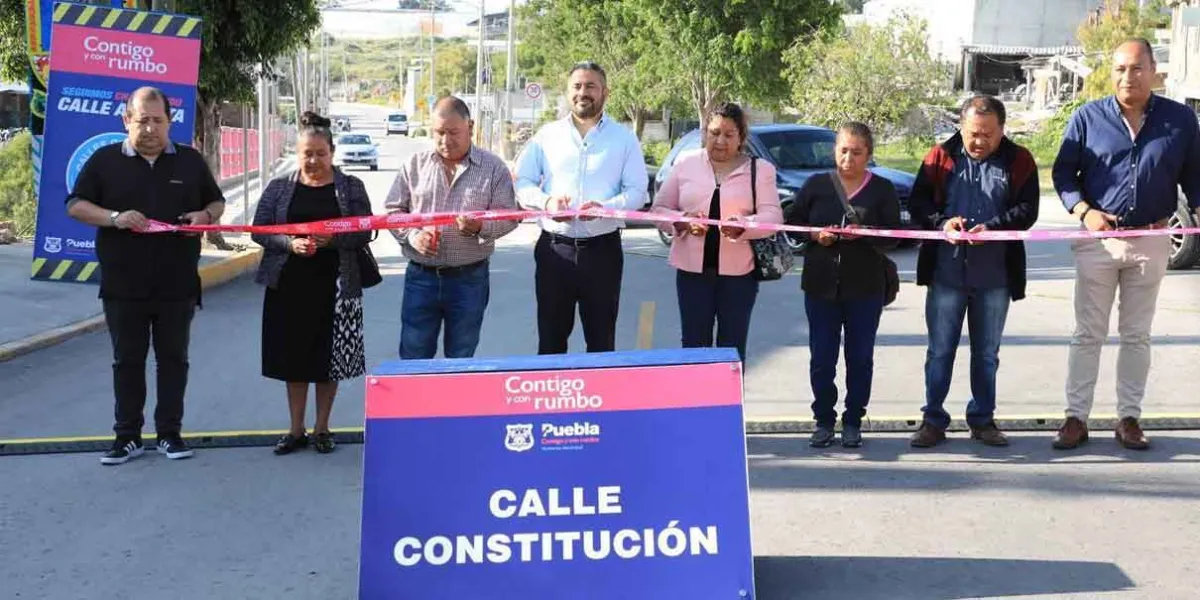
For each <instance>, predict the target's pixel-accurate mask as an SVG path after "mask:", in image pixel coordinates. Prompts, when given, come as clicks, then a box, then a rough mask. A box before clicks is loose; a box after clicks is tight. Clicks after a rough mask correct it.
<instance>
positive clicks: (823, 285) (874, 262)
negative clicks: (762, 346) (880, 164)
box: [784, 173, 900, 300]
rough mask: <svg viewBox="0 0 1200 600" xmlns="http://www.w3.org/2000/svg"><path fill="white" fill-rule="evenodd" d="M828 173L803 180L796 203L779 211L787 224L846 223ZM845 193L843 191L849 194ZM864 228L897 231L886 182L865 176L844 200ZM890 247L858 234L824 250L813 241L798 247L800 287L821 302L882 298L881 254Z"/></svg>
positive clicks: (895, 205)
mask: <svg viewBox="0 0 1200 600" xmlns="http://www.w3.org/2000/svg"><path fill="white" fill-rule="evenodd" d="M833 177H836V175H834V174H833V173H822V174H819V175H813V176H812V177H809V178H808V181H805V182H804V187H802V188H800V191H799V192H798V193H797V194H796V200H795V201H794V202H792V204H791V205H789V206H788V208H787V210H785V211H784V219H785V222H786V223H787V224H788V225H811V226H815V227H840V226H843V225H848V224H850V222H849V221H846V220H844V219H843V217H844V215H845V212H846V211H845V209H844V207H843V206H842V202H841V200H839V199H838V196H837V190H836V189H834V187H833V185H834V184H833ZM849 192H850V190H847V193H849ZM850 205H851V206H853V207H854V212H856V213H857V214H858V220H859V223H860V224H862V225H863V226H865V227H873V228H881V229H898V228H899V227H900V199H899V197H898V196H897V194H896V187H895V186H893V185H892V182H890V181H888V180H887V179H886V178H883V177H880V176H878V175H873V176H871V179H870V181H868V182H867V185H866V187H865V188H863V190H862V191H860V192H859V193H858V194H857V195H855V196H854V197H853V198H851V199H850ZM895 245H896V240H895V239H893V238H885V237H874V236H863V237H859V238H857V239H854V240H839V241H837V242H834V243H833V245H832V246H829V247H826V246H822V245H820V244H818V243H817V242H816V241H813V242H811V243H809V244H808V245H807V246H806V247H805V249H804V272H803V273H802V274H801V276H800V286H801V288H802V289H803V290H804V292H805V293H806V294H812V295H814V296H817V297H820V298H823V299H826V300H857V299H862V298H869V297H871V296H878V297H880V298H882V297H883V294H884V262H883V260H884V257H883V254H882V251H883V250H884V249H886V248H889V247H893V246H895Z"/></svg>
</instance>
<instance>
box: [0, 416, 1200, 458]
mask: <svg viewBox="0 0 1200 600" xmlns="http://www.w3.org/2000/svg"><path fill="white" fill-rule="evenodd" d="M1139 422H1140V423H1141V425H1142V428H1143V429H1145V430H1147V431H1187V430H1194V429H1200V414H1179V415H1149V416H1144V417H1142V418H1141V419H1139ZM1061 423H1062V417H1061V416H1029V417H1010V418H1007V419H997V420H996V424H997V425H998V426H999V427H1000V428H1001V429H1003V430H1005V431H1009V432H1015V431H1046V432H1050V431H1055V430H1057V429H1058V426H1059V425H1060V424H1061ZM1116 423H1117V418H1116V417H1114V416H1106V417H1095V418H1092V419H1089V420H1088V426H1089V428H1090V429H1091V430H1092V431H1105V430H1111V429H1112V428H1114V427H1116ZM919 426H920V421H919V420H915V419H903V418H899V417H883V418H877V419H865V420H864V421H863V431H866V432H875V433H902V432H907V431H915V430H916V429H917V427H919ZM812 430H813V423H812V420H811V419H799V418H788V417H782V418H772V419H762V418H752V419H746V435H748V436H767V435H786V434H803V433H809V432H811V431H812ZM950 431H966V426H965V425H962V424H955V425H952V426H951V427H950ZM285 433H287V430H284V429H279V430H257V431H238V430H235V431H208V432H197V433H185V434H183V438H184V439H185V440H187V442H188V445H190V446H192V447H194V448H197V449H205V448H251V447H262V448H266V447H271V446H274V445H275V442H277V441H278V440H279V437H280V436H282V435H283V434H285ZM333 433H334V434H335V436H336V440H337V442H338V443H339V444H362V443H363V428H362V427H345V428H341V429H334V430H333ZM152 439H154V434H153V433H147V434H144V437H143V440H152ZM111 444H112V436H108V435H103V436H78V437H43V438H25V439H11V440H0V456H28V455H37V454H77V453H88V452H104V451H105V450H107V449H108V448H109V446H110V445H111Z"/></svg>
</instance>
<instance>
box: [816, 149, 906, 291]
mask: <svg viewBox="0 0 1200 600" xmlns="http://www.w3.org/2000/svg"><path fill="white" fill-rule="evenodd" d="M829 179H831V180H832V181H833V189H834V191H836V192H837V197H838V200H841V201H842V209H843V210H844V212H845V214H846V219H847V220H849V221H850V222H851V223H854V224H855V225H862V222H860V221H859V219H858V211H856V210H854V207H852V206H850V200H849V199H848V198H846V190H845V188H843V187H842V181H841V180H840V179H838V176H837V174H836V173H830V174H829ZM871 248H872V249H874V250H875V252H877V253H878V254H879V258H882V259H883V305H884V306H888V305H890V304H891V303H893V302H895V301H896V296H898V295H899V294H900V271H899V269H898V268H897V267H896V261H894V260H892V258H891V257H890V256H888V255H886V254H884V253H883V252H881V251H880V250H879V248H876V247H875V246H871Z"/></svg>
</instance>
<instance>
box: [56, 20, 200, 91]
mask: <svg viewBox="0 0 1200 600" xmlns="http://www.w3.org/2000/svg"><path fill="white" fill-rule="evenodd" d="M51 43H52V46H53V47H52V49H51V55H52V56H53V57H54V71H56V72H68V73H79V74H81V75H100V76H105V77H118V78H121V79H146V80H151V81H159V82H164V83H178V84H182V85H195V84H196V78H197V77H198V75H199V72H200V52H199V46H200V40H196V39H188V38H181V37H173V36H165V35H152V34H146V33H133V32H130V31H124V30H121V29H99V28H95V27H79V26H76V25H67V24H64V23H59V24H57V25H55V27H54V38H53V39H52V42H51Z"/></svg>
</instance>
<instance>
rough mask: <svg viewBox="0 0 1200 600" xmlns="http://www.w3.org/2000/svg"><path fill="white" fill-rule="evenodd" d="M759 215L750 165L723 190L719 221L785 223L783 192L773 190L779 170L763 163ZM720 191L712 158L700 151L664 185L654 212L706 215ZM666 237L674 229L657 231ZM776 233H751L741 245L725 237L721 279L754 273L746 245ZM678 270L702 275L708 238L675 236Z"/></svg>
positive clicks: (678, 165)
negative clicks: (781, 205) (734, 217)
mask: <svg viewBox="0 0 1200 600" xmlns="http://www.w3.org/2000/svg"><path fill="white" fill-rule="evenodd" d="M756 168H757V170H758V214H756V215H751V212H752V206H753V203H752V202H751V199H750V161H746V164H744V165H742V166H740V167H738V168H737V169H735V170H734V171H733V172H732V173H730V174H729V175H728V176H727V177H726V178H725V182H724V183H722V184H721V218H722V219H726V218H728V217H730V216H732V215H735V214H736V215H743V216H747V217H749V218H748V219H747V220H748V221H750V222H758V223H782V222H783V211H782V210H781V209H780V208H779V192H778V191H777V188H776V186H775V165H772V164H771V163H769V162H767V161H765V160H761V159H760V160H759V161H758V166H757V167H756ZM716 186H717V182H716V179H715V178H714V177H713V172H712V167H711V166H710V164H709V162H708V153H707V152H705V151H703V150H701V151H699V152H697V153H695V154H690V155H688V156H686V157H684V158H682V159H680V161H679V162H678V163H675V166H674V167H673V168H672V169H671V174H670V175H669V176H668V177H667V180H666V181H665V182H663V186H662V189H660V190H658V193H657V194H656V195H655V197H654V207H653V208H652V211H653V212H656V213H660V214H666V215H673V216H680V215H682V214H683V213H685V212H690V213H695V212H704V213H707V212H708V205H709V203H710V202H711V200H712V194H713V189H715V188H716ZM659 227H660V228H662V229H663V230H665V231H674V228H673V226H672V225H671V224H670V223H663V224H661V225H659ZM773 234H774V232H772V231H767V230H763V229H747V230H746V233H744V234H742V237H741V239H739V240H737V241H730V240H729V239H726V238H725V237H724V236H722V237H721V249H720V253H719V259H718V271H717V272H718V273H719V274H721V275H745V274H746V273H749V272H750V271H751V269H753V268H754V255H753V253H751V251H750V244H749V243H747V241H748V240H751V239H755V238H765V237H771V236H772V235H773ZM668 262H669V263H670V264H671V266H673V267H675V268H676V269H680V270H683V271H688V272H691V273H699V272H700V271H701V270H702V269H703V266H704V237H703V236H700V237H697V236H693V235H677V236H675V239H674V241H673V242H672V243H671V255H670V257H669V259H668Z"/></svg>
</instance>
